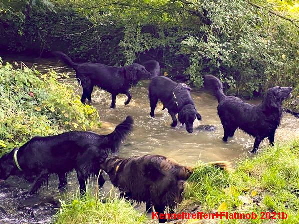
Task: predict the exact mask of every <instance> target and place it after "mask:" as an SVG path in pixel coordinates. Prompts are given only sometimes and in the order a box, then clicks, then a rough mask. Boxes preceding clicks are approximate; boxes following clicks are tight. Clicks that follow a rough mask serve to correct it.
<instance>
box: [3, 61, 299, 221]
mask: <svg viewBox="0 0 299 224" xmlns="http://www.w3.org/2000/svg"><path fill="white" fill-rule="evenodd" d="M3 59H4V61H18V62H19V64H20V61H23V62H24V64H25V65H23V66H28V67H30V68H31V67H36V68H37V69H38V70H40V71H41V72H45V71H47V70H49V69H54V70H55V71H57V72H67V73H69V74H71V75H72V74H73V73H74V72H73V70H72V69H69V68H67V67H65V66H64V65H62V64H61V63H59V62H57V61H56V60H48V59H47V60H44V59H32V58H31V59H28V58H15V57H12V58H5V57H4V58H3ZM64 81H65V80H64ZM67 82H68V83H71V84H72V85H73V88H74V89H75V90H76V91H77V92H78V94H81V87H80V86H79V85H78V83H77V81H76V80H75V79H73V78H71V79H69V80H67ZM148 84H149V81H144V82H142V83H140V84H138V85H137V86H136V87H133V88H132V90H131V93H132V97H133V98H132V100H131V102H130V104H129V105H126V106H125V105H124V102H125V100H126V97H125V96H124V95H119V96H118V97H117V102H116V109H110V108H109V106H110V103H111V96H110V94H108V93H107V92H105V91H102V90H99V89H97V90H96V91H94V93H93V95H92V99H93V105H94V106H95V107H96V108H97V109H98V111H99V114H100V117H101V122H102V128H101V129H100V130H98V131H97V132H99V133H100V134H106V133H110V132H111V131H112V130H114V128H115V126H116V125H117V124H119V123H120V122H121V121H122V120H123V119H124V118H125V117H126V116H127V115H131V116H132V117H133V118H134V121H135V124H134V130H133V132H132V133H131V135H130V136H129V137H128V139H127V140H126V141H125V143H124V144H123V146H122V147H121V150H120V155H121V156H125V157H127V156H133V155H144V154H148V153H150V154H161V155H165V156H168V157H171V158H173V159H175V160H176V161H178V162H179V163H182V164H185V165H189V166H194V165H195V164H196V163H197V162H198V161H203V162H209V161H216V160H227V161H231V162H233V163H234V162H235V161H237V160H239V159H241V158H244V157H246V156H248V151H249V150H251V148H252V146H253V141H254V139H253V138H252V137H250V136H248V135H247V134H245V133H243V132H242V131H239V130H238V131H236V134H235V136H234V137H233V138H232V139H229V142H228V143H224V142H222V136H223V129H222V125H221V123H220V120H219V118H218V115H217V111H216V107H217V101H216V100H215V98H214V97H213V96H211V95H209V94H207V93H205V92H195V91H192V97H193V100H194V102H195V105H196V108H197V110H198V112H199V113H200V114H201V116H202V121H197V120H196V121H195V123H194V132H193V133H192V134H189V133H187V131H186V130H185V128H184V127H182V126H180V125H179V126H178V127H176V128H171V127H170V123H171V118H170V116H169V115H168V113H167V110H162V105H161V104H158V107H157V108H156V117H155V118H151V117H150V116H149V111H150V107H149V100H148V96H147V86H148ZM250 103H258V102H257V101H251V102H250ZM205 126H210V127H212V128H211V129H212V130H203V129H204V128H203V127H205ZM295 137H299V119H296V118H294V117H293V116H291V115H288V114H284V116H283V119H282V122H281V125H280V127H279V128H278V130H277V133H276V142H283V141H287V140H290V139H292V138H295ZM267 144H268V142H267V141H266V140H265V141H264V142H263V144H261V147H263V146H265V145H267ZM54 179H55V178H54ZM69 186H71V187H70V188H73V189H77V187H78V185H77V181H76V178H69ZM56 187H57V181H56V179H55V181H50V187H49V188H48V189H44V190H42V191H41V193H40V194H39V195H38V196H35V197H29V198H24V197H22V196H19V195H20V194H21V193H22V192H25V191H26V190H28V188H29V185H28V184H26V183H23V182H22V180H19V179H16V178H10V179H9V180H8V181H6V182H4V183H0V223H26V222H27V223H49V222H50V220H51V217H52V215H53V214H54V213H55V212H57V208H58V206H59V203H58V202H57V197H56V199H55V200H54V198H53V195H56V196H57V195H58V194H57V192H56Z"/></svg>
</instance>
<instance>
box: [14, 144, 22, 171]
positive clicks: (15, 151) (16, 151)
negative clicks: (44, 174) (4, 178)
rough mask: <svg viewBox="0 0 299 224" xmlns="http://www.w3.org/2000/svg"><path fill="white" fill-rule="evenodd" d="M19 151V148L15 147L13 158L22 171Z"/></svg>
mask: <svg viewBox="0 0 299 224" xmlns="http://www.w3.org/2000/svg"><path fill="white" fill-rule="evenodd" d="M18 151H19V149H18V148H15V149H14V152H13V160H14V162H15V164H16V166H17V167H18V169H19V170H20V171H23V170H22V168H21V167H20V164H19V162H18V157H17V156H18Z"/></svg>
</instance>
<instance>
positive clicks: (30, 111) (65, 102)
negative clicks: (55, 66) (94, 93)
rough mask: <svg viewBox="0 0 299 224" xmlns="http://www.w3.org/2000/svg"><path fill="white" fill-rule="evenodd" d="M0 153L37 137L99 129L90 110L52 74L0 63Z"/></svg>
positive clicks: (68, 87) (93, 111) (95, 113)
mask: <svg viewBox="0 0 299 224" xmlns="http://www.w3.org/2000/svg"><path fill="white" fill-rule="evenodd" d="M0 105H1V108H0V139H1V142H0V154H2V153H4V152H5V151H6V150H10V149H11V148H12V147H15V146H17V145H21V144H23V143H24V142H26V141H28V140H29V139H30V138H32V137H34V136H36V135H39V136H45V135H52V134H56V133H59V132H62V131H66V130H91V129H92V128H96V127H98V126H99V124H100V123H99V115H98V113H97V111H96V109H95V108H94V107H91V106H88V105H83V104H82V103H81V101H80V99H79V96H77V95H76V94H75V93H74V91H73V88H72V87H71V86H68V85H67V84H63V83H61V82H58V76H57V74H56V73H55V72H50V73H47V74H43V75H42V74H40V73H39V72H38V71H35V70H31V69H28V68H27V67H24V68H21V69H14V68H13V67H12V65H10V64H6V65H2V64H1V63H0Z"/></svg>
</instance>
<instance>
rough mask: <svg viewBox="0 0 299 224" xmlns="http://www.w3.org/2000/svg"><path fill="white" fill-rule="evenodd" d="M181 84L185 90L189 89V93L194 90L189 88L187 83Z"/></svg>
mask: <svg viewBox="0 0 299 224" xmlns="http://www.w3.org/2000/svg"><path fill="white" fill-rule="evenodd" d="M181 84H182V86H183V87H184V88H185V89H187V90H189V91H191V90H192V89H191V87H190V86H188V85H187V84H185V83H181Z"/></svg>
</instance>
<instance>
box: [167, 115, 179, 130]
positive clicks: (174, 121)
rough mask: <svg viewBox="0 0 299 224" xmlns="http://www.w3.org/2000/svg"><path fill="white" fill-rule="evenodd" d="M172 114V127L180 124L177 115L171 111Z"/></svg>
mask: <svg viewBox="0 0 299 224" xmlns="http://www.w3.org/2000/svg"><path fill="white" fill-rule="evenodd" d="M169 114H170V116H171V118H172V123H171V127H173V128H174V127H176V126H177V124H178V120H177V118H176V116H175V114H174V113H169Z"/></svg>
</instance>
